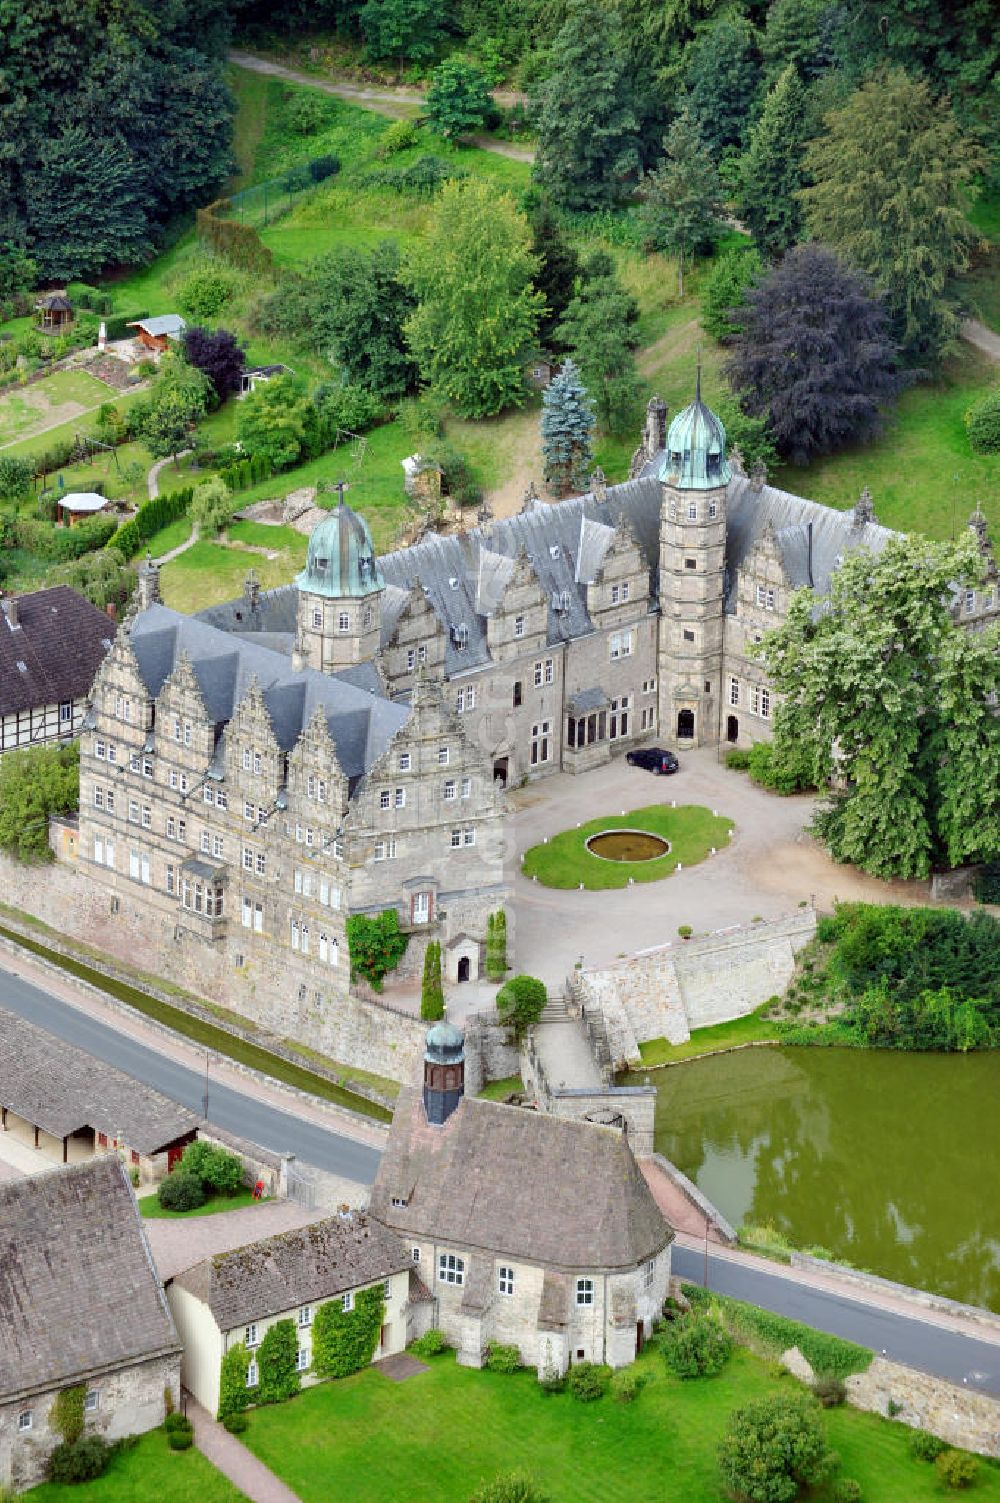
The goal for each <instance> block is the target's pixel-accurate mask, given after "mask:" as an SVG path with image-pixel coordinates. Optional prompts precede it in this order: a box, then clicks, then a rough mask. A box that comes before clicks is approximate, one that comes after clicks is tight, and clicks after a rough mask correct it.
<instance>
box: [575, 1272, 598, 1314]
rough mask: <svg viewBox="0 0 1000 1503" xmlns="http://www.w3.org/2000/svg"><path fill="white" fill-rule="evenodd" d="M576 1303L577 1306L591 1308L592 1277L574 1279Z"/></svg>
mask: <svg viewBox="0 0 1000 1503" xmlns="http://www.w3.org/2000/svg"><path fill="white" fill-rule="evenodd" d="M576 1304H577V1308H578V1309H580V1310H583V1309H592V1308H593V1304H594V1281H593V1279H577V1281H576Z"/></svg>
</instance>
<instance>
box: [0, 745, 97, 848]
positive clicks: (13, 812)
mask: <svg viewBox="0 0 1000 1503" xmlns="http://www.w3.org/2000/svg"><path fill="white" fill-rule="evenodd" d="M79 784H80V748H79V743H78V742H75V741H73V742H70V743H69V744H66V745H61V746H33V747H28V748H25V749H24V750H23V751H12V752H7V753H5V755H4V756H3V757H2V758H0V850H3V851H6V852H7V853H8V854H9V855H11V856H16V857H17V859H18V860H19V861H51V860H52V851H51V850H50V848H49V815H50V814H68V813H70V812H72V811H73V810H75V809H76V808H77V807H78V806H79V802H80V787H79Z"/></svg>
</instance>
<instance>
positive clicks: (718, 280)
mask: <svg viewBox="0 0 1000 1503" xmlns="http://www.w3.org/2000/svg"><path fill="white" fill-rule="evenodd" d="M762 269H763V268H762V264H761V259H760V255H759V253H758V252H757V251H756V250H754V249H753V247H752V246H751V247H748V248H746V249H743V248H741V249H739V250H731V251H726V253H725V255H723V256H719V258H718V259H717V260H716V262H715V264H714V265H713V267H712V270H711V271H710V272H709V274H708V276H707V277H706V279H705V283H704V292H703V293H702V299H701V326H702V328H703V329H704V330H705V332H706V334H711V336H712V338H713V339H718V340H720V341H725V340H727V339H732V338H733V336H734V335H735V334H739V333H740V332H741V330H742V328H743V316H742V313H741V311H740V305H741V304H742V302H743V300H744V298H745V296H746V294H747V292H748V290H749V289H750V288H751V287H754V286H755V285H756V284H757V282H758V281H759V280H760V275H761V271H762ZM727 431H728V428H727Z"/></svg>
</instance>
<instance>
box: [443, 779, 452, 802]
mask: <svg viewBox="0 0 1000 1503" xmlns="http://www.w3.org/2000/svg"><path fill="white" fill-rule="evenodd" d="M444 796H445V798H446V799H453V798H454V797H455V779H454V778H449V779H448V781H447V782H446V783H445V785H444Z"/></svg>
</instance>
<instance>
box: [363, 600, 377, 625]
mask: <svg viewBox="0 0 1000 1503" xmlns="http://www.w3.org/2000/svg"><path fill="white" fill-rule="evenodd" d="M374 620H375V612H374V611H373V610H372V608H371V606H370V605H366V606H365V608H364V611H363V613H362V616H361V625H362V626H363V627H364V628H365V630H366V631H367V629H368V627H369V626H371V624H372V622H373V621H374Z"/></svg>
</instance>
